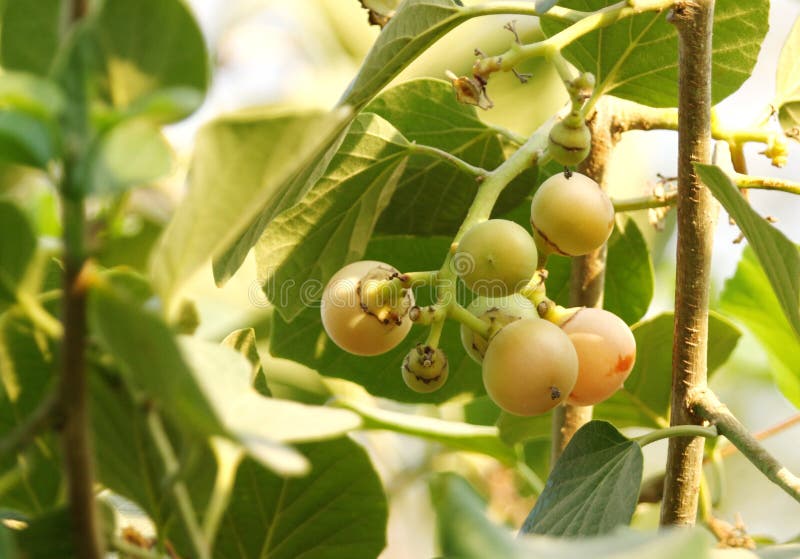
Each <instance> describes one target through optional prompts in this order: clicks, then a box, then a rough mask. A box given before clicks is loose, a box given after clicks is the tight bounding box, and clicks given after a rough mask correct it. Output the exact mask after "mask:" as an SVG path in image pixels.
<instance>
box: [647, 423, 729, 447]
mask: <svg viewBox="0 0 800 559" xmlns="http://www.w3.org/2000/svg"><path fill="white" fill-rule="evenodd" d="M718 434H719V433H717V428H716V427H714V426H713V425H712V426H711V427H705V426H703V425H673V426H672V427H665V428H664V429H656V430H655V431H651V432H649V433H647V434H646V435H642V436H641V437H636V438H634V439H633V440H634V441H636V442H637V443H639V446H641V447H644V446H647V445H649V444H650V443H654V442H656V441H660V440H662V439H668V438H670V437H707V438H711V437H716V436H717V435H718Z"/></svg>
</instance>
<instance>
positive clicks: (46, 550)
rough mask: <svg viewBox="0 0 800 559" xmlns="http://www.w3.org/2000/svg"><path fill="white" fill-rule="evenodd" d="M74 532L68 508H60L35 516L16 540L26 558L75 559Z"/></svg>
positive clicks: (18, 533)
mask: <svg viewBox="0 0 800 559" xmlns="http://www.w3.org/2000/svg"><path fill="white" fill-rule="evenodd" d="M74 534H75V532H74V530H73V529H72V519H71V517H70V512H69V510H68V509H67V508H60V509H57V510H54V511H52V512H49V513H47V514H45V515H42V516H39V517H37V518H35V519H34V520H33V521H32V522H31V523H30V524H29V525H28V526H27V527H26V528H25V529H24V530H20V531H19V532H17V534H16V540H17V545H18V546H19V548H20V551H21V552H22V557H25V558H26V559H77V554H76V551H75V543H74V540H73V538H74V537H75V536H74Z"/></svg>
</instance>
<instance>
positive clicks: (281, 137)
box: [150, 110, 349, 295]
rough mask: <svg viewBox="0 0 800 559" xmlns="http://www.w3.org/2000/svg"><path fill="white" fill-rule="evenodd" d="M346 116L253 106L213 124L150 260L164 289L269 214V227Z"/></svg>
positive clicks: (168, 289)
mask: <svg viewBox="0 0 800 559" xmlns="http://www.w3.org/2000/svg"><path fill="white" fill-rule="evenodd" d="M348 114H349V113H347V112H346V111H345V112H344V113H343V112H333V113H324V112H321V111H304V112H286V111H275V110H272V111H259V112H253V111H250V112H247V113H240V114H237V115H231V116H227V117H222V118H220V119H217V120H215V121H212V122H211V123H210V124H207V125H206V126H205V127H204V128H203V129H202V130H201V131H200V132H199V134H198V137H197V142H196V144H195V148H194V157H193V160H192V166H191V170H190V177H191V180H190V184H189V192H188V193H187V195H186V198H185V199H184V200H183V203H182V204H181V205H180V207H179V208H178V210H177V211H176V212H175V215H174V216H173V218H172V221H171V222H170V224H169V225H168V226H167V229H166V230H165V232H164V235H163V236H162V238H161V240H160V242H159V244H158V245H157V247H156V249H155V250H154V252H153V256H152V258H151V266H150V269H151V274H152V276H153V278H154V282H155V285H156V286H157V287H158V289H159V291H160V292H162V293H163V294H165V295H168V294H170V293H172V292H174V290H175V289H177V288H178V287H179V286H180V284H181V283H182V282H184V281H186V280H187V279H188V278H189V276H190V275H191V274H192V273H194V272H196V271H197V269H198V268H200V266H202V265H203V264H204V263H205V262H207V261H208V259H209V258H214V257H216V256H218V255H220V254H222V253H223V252H224V251H225V250H227V249H228V248H229V247H230V246H231V245H232V244H233V243H234V242H235V241H236V240H237V239H238V238H239V236H240V235H241V234H242V233H243V232H244V231H245V230H246V229H247V228H248V227H249V226H250V224H251V222H252V221H253V220H254V219H256V218H257V217H260V218H264V219H265V220H266V221H265V222H264V226H266V223H267V222H268V221H269V219H271V217H274V215H277V214H276V212H277V211H278V210H279V209H282V208H283V207H285V206H287V205H289V204H290V203H293V202H294V201H295V199H296V198H297V197H298V195H299V194H300V192H301V190H302V188H303V186H304V185H303V184H298V185H295V186H294V188H292V184H293V183H292V178H293V177H294V176H295V175H297V174H298V173H300V172H301V171H302V170H304V169H306V168H307V167H308V166H313V164H314V161H315V158H316V156H317V152H318V151H319V150H321V149H327V147H328V146H329V145H330V144H331V142H332V141H333V139H332V138H335V137H338V136H339V134H340V132H341V130H342V127H343V126H345V125H346V124H347V122H348V120H349V116H348ZM267 207H269V208H270V211H267V212H264V211H263V210H264V208H267ZM259 214H260V216H259ZM261 231H263V227H262V228H261V229H260V230H258V231H257V234H256V236H255V238H253V239H252V242H253V243H254V242H255V240H256V239H257V238H258V235H260V233H261ZM251 246H252V243H251V244H248V245H246V248H245V249H244V251H243V252H241V253H239V252H237V253H236V255H235V258H234V260H236V263H235V264H233V265H232V268H226V269H228V270H230V269H233V270H235V269H236V268H238V266H239V264H241V261H242V260H243V259H244V256H245V255H246V253H247V250H249V249H250V247H251Z"/></svg>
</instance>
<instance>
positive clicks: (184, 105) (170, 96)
mask: <svg viewBox="0 0 800 559" xmlns="http://www.w3.org/2000/svg"><path fill="white" fill-rule="evenodd" d="M203 96H204V91H203V90H200V89H196V88H193V87H165V88H163V89H158V90H156V91H153V92H152V93H148V94H147V95H142V96H141V97H139V98H137V99H136V100H135V101H133V102H132V103H131V104H130V105H129V106H128V107H127V109H126V110H125V112H124V116H125V118H137V117H138V118H144V119H146V120H148V121H150V122H152V123H154V124H159V125H164V124H169V123H170V122H176V121H178V120H182V119H184V118H186V117H187V116H189V115H190V114H191V113H192V112H193V111H194V110H195V109H196V108H197V107H199V106H200V105H201V104H202V103H203Z"/></svg>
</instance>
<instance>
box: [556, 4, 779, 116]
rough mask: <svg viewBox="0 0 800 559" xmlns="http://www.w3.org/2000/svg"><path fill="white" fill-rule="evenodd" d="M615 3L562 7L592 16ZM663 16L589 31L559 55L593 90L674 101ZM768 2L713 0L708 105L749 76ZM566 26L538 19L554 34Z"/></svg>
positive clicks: (674, 69) (674, 64)
mask: <svg viewBox="0 0 800 559" xmlns="http://www.w3.org/2000/svg"><path fill="white" fill-rule="evenodd" d="M613 3H614V0H565V1H563V2H561V5H562V6H564V7H565V8H573V9H577V10H582V11H594V10H598V9H601V8H605V7H606V6H608V5H610V4H613ZM665 15H666V14H665V13H664V12H644V13H642V14H639V15H636V16H633V17H629V18H625V19H623V20H621V21H619V22H617V23H615V24H614V25H611V26H609V27H606V28H603V29H599V30H597V31H593V32H592V33H589V34H587V35H585V36H584V37H582V38H581V39H578V40H577V41H576V42H574V43H573V44H571V45H570V46H569V47H567V48H566V50H565V51H564V52H565V54H566V56H567V59H568V60H569V61H570V62H572V63H574V64H575V65H576V66H577V67H578V68H581V69H582V70H584V71H587V72H592V73H594V75H595V78H596V80H597V90H598V91H600V92H602V93H604V94H612V95H615V96H616V97H622V98H623V99H628V100H630V101H635V102H637V103H642V104H645V105H650V106H653V107H675V106H677V102H678V37H677V31H676V30H675V27H674V26H673V25H672V24H670V23H669V22H668V21H667V19H666V17H665ZM768 16H769V1H768V0H753V1H751V2H739V1H737V0H718V1H717V3H716V5H715V8H714V33H713V62H712V64H713V66H712V73H713V74H714V89H713V91H712V100H713V102H714V103H718V102H719V101H721V100H722V99H724V98H725V97H727V96H728V95H730V94H731V93H733V92H734V91H736V90H737V89H739V87H740V86H741V85H742V83H744V81H745V80H746V79H747V78H748V77H750V73H751V72H752V69H753V66H754V65H755V62H756V58H757V57H758V53H759V50H760V48H761V42H762V41H763V40H764V36H765V35H766V32H767V28H768ZM565 27H566V25H565V24H563V23H560V22H557V21H553V20H551V19H547V18H545V19H542V29H543V30H544V31H545V33H546V34H547V35H553V34H555V33H557V32H558V31H560V30H562V29H564V28H565Z"/></svg>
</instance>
